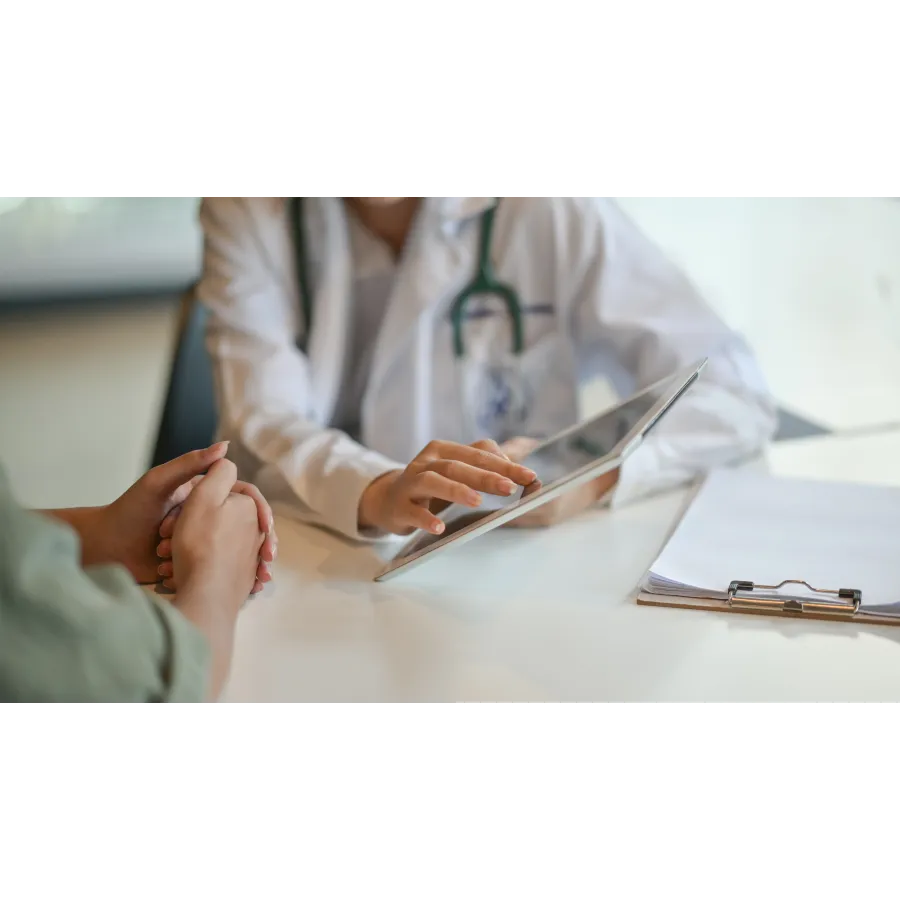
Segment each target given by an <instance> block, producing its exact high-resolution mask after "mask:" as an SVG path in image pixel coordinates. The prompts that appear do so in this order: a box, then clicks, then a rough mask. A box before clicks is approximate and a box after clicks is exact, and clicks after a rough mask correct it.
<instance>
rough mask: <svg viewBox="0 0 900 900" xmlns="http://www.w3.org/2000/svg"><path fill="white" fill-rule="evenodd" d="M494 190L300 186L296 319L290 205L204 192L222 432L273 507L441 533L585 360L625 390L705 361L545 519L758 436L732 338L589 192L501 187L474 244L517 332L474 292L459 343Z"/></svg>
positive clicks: (503, 467) (677, 480)
mask: <svg viewBox="0 0 900 900" xmlns="http://www.w3.org/2000/svg"><path fill="white" fill-rule="evenodd" d="M495 204H497V201H496V200H495V198H489V197H461V198H460V197H453V198H447V197H444V198H424V199H420V198H344V199H341V198H305V199H304V202H303V207H302V209H303V212H302V225H301V228H300V233H302V235H303V241H304V246H305V257H306V259H307V265H306V269H305V271H306V273H307V274H306V282H307V285H308V287H309V291H310V294H311V304H310V305H311V310H312V312H311V319H312V327H311V329H310V328H309V327H308V326H309V323H307V322H306V321H305V320H304V319H305V317H304V314H303V306H302V303H301V300H300V289H299V281H298V266H297V258H298V257H297V246H296V243H297V242H296V241H295V238H294V234H295V230H294V229H292V223H291V215H290V208H291V206H290V203H289V200H288V199H286V198H246V197H244V198H242V197H236V198H217V199H206V200H205V201H204V202H203V204H202V206H201V213H200V217H201V223H202V226H203V231H204V237H205V248H204V271H203V277H202V280H201V282H200V285H199V288H198V295H199V298H200V300H201V302H203V303H204V304H205V305H206V306H207V307H208V309H209V312H210V317H209V331H208V347H209V350H210V353H211V355H212V358H213V361H214V368H215V373H216V383H217V394H218V402H219V419H220V432H221V434H220V436H221V437H222V438H223V439H229V440H230V441H231V451H230V453H229V455H230V457H231V458H232V459H234V460H235V462H237V464H238V467H239V470H240V471H241V475H242V477H244V478H246V479H248V480H253V481H254V482H255V483H256V484H257V485H258V486H259V487H260V488H261V489H262V491H263V492H264V493H265V494H266V496H267V497H268V498H269V500H270V502H271V503H272V505H273V506H277V507H278V508H280V509H281V510H282V511H285V509H287V510H288V511H290V512H291V513H293V514H294V515H296V516H299V517H300V518H302V519H304V520H306V521H310V522H314V523H318V524H321V525H324V526H327V527H329V528H332V529H334V530H336V531H338V532H341V533H343V534H345V535H347V536H350V537H353V538H363V537H369V536H375V535H377V534H378V533H383V532H396V533H408V532H409V531H410V530H412V529H413V528H416V527H422V528H429V529H431V530H434V531H439V530H440V528H441V525H440V523H439V520H437V519H436V518H435V516H434V515H433V513H434V512H436V511H437V510H438V509H439V507H440V505H441V504H443V503H446V502H448V501H454V500H455V501H457V502H463V503H469V504H470V505H474V504H475V503H476V502H477V499H478V496H477V493H473V489H474V490H486V491H489V492H493V493H497V494H503V493H507V492H511V491H512V490H514V484H513V483H519V484H525V483H527V482H528V481H529V480H530V478H531V477H532V473H530V472H528V471H527V470H524V469H522V467H521V466H515V465H513V463H512V462H510V461H508V460H507V457H506V456H504V455H503V454H502V453H500V452H499V450H498V448H497V445H496V444H495V443H493V441H498V442H501V443H502V442H504V441H508V440H509V439H512V438H516V437H519V436H524V437H526V438H540V437H546V436H549V435H552V434H554V433H555V432H557V431H559V430H560V429H562V428H565V427H567V426H569V425H571V424H573V423H574V422H576V421H577V420H578V417H579V389H580V387H581V386H582V385H583V384H585V383H586V382H587V381H589V380H591V379H593V378H594V377H596V376H597V375H602V376H605V377H606V379H607V380H608V382H609V383H611V384H612V385H613V386H614V387H615V389H616V390H617V392H618V393H619V394H620V395H621V396H622V397H625V396H628V395H629V394H630V393H633V392H634V391H636V390H637V389H639V388H641V387H644V386H647V385H650V384H652V383H653V382H655V381H657V380H659V379H661V378H664V377H665V376H667V375H669V374H671V373H672V372H674V371H675V370H677V369H679V368H681V367H684V366H686V365H689V364H691V363H693V362H695V361H697V360H699V359H700V358H702V357H708V358H709V365H708V366H707V368H706V371H705V372H704V374H703V375H702V376H701V379H700V380H699V381H698V382H697V383H696V384H695V385H694V387H693V388H692V389H691V391H690V392H689V393H688V394H687V395H686V396H685V397H684V398H683V399H682V400H681V401H679V403H678V404H677V405H676V406H675V407H674V408H673V409H672V410H671V412H670V413H669V414H668V415H667V417H666V418H665V419H664V420H663V421H662V422H661V424H660V425H659V426H658V428H657V429H656V430H654V431H653V432H651V433H650V435H649V436H648V438H647V440H646V441H645V443H644V444H643V445H642V446H641V447H640V449H639V450H638V451H637V452H636V453H635V454H634V455H633V456H632V457H631V458H629V459H628V460H627V461H626V462H625V463H624V465H623V466H622V468H621V470H620V471H619V472H617V473H615V474H614V475H613V476H611V477H610V476H606V477H605V478H604V479H601V480H599V481H598V482H597V483H595V485H593V486H592V487H591V488H589V489H586V491H583V492H581V494H580V497H578V498H576V499H575V500H574V502H573V501H572V498H569V499H568V500H564V501H560V503H557V504H556V507H555V512H551V513H549V514H548V515H545V518H544V519H543V520H542V521H545V522H546V521H550V520H551V519H553V518H554V517H558V516H559V515H560V514H565V513H566V512H572V511H574V510H577V509H580V508H583V507H584V506H585V505H587V504H588V503H591V502H593V501H594V500H595V499H597V498H598V497H599V496H601V495H603V494H606V496H607V498H608V499H609V500H610V502H611V503H612V504H613V505H614V506H617V505H620V504H624V503H627V502H629V501H631V500H634V499H636V498H639V497H642V496H644V495H647V494H649V493H652V492H656V491H659V490H662V489H666V488H671V487H674V486H676V485H679V484H681V483H683V482H685V481H687V480H689V479H691V478H693V477H695V476H696V475H698V474H699V473H701V472H703V471H704V470H706V469H708V468H710V467H713V466H718V465H722V464H728V463H733V462H736V461H738V460H740V459H742V458H745V457H748V456H751V455H753V454H755V453H756V452H757V451H759V450H760V449H761V448H762V447H763V445H764V443H765V442H766V441H767V440H768V439H769V438H770V437H771V435H772V433H773V431H774V428H775V421H776V420H775V411H774V407H773V404H772V402H771V400H770V397H769V394H768V391H767V388H766V385H765V382H764V379H763V377H762V375H761V373H760V370H759V367H758V365H757V363H756V361H755V359H754V357H753V354H752V352H751V351H750V349H749V347H748V346H747V344H746V343H745V342H744V340H743V339H742V338H741V337H740V336H738V335H737V334H735V333H734V332H733V331H731V330H730V329H729V328H728V327H727V326H726V325H725V323H724V322H723V321H722V320H721V319H720V318H719V317H718V316H717V315H716V314H715V313H714V312H713V311H712V310H711V309H710V307H709V306H708V305H707V304H706V303H705V302H704V300H703V299H702V298H701V297H700V296H699V295H698V293H697V291H696V290H695V289H694V288H693V286H692V285H691V284H690V283H689V282H688V281H687V279H686V278H685V277H684V276H683V275H682V273H681V272H680V271H679V270H678V269H677V268H676V267H674V266H673V265H672V264H671V263H670V262H669V261H668V260H667V259H666V258H665V256H664V255H663V254H662V253H661V252H660V250H659V249H658V248H657V247H656V246H655V245H654V244H653V243H652V242H651V241H649V240H648V239H647V238H646V237H645V236H644V235H643V234H642V233H641V232H640V231H639V230H638V229H637V228H636V227H635V226H634V225H633V224H632V222H631V221H630V220H629V219H628V218H627V217H626V216H625V215H624V214H623V213H622V212H621V210H620V209H619V208H618V207H617V206H616V204H615V203H614V202H612V201H610V200H607V199H597V198H569V197H554V198H543V197H537V198H517V197H507V198H502V199H501V200H500V201H499V204H498V205H497V206H496V210H495V220H494V227H493V233H492V239H491V242H490V258H491V260H492V262H493V267H494V272H495V276H496V278H497V280H499V281H501V282H502V283H504V284H508V285H510V286H512V287H513V288H514V289H515V291H516V292H517V295H518V299H519V303H520V306H521V309H522V313H523V316H522V318H523V328H524V348H523V350H522V352H521V353H519V354H516V353H514V352H513V343H512V329H511V326H510V319H509V316H508V315H507V313H506V307H505V306H504V305H503V304H502V303H499V302H496V300H494V299H492V298H482V297H478V298H473V300H472V301H471V302H470V304H469V306H468V307H467V309H466V316H465V319H464V322H463V328H462V337H463V344H464V353H463V355H462V356H458V355H457V354H456V352H455V344H454V337H455V332H454V328H453V324H452V322H451V317H450V315H449V313H450V309H451V306H452V304H453V302H454V300H455V298H456V297H457V295H458V294H459V293H460V291H461V290H462V289H463V288H464V287H465V286H466V285H468V284H469V283H470V282H471V281H472V278H473V276H474V274H475V270H476V268H477V264H478V259H479V249H478V248H479V236H480V232H481V224H482V220H483V217H484V214H485V211H486V210H488V209H490V208H491V207H492V206H494V205H495ZM498 373H499V378H500V381H501V382H503V381H504V378H506V382H505V384H506V399H507V401H508V402H505V403H501V404H499V405H498V404H497V403H496V402H494V401H495V400H496V397H495V394H496V391H495V390H494V387H495V386H496V379H497V377H498ZM504 373H505V374H504ZM506 376H508V377H506ZM502 386H503V385H502V384H501V387H502ZM513 395H514V396H513ZM511 396H512V400H511V401H510V397H511ZM479 440H482V443H480V444H478V445H477V446H476V447H469V446H463V445H470V444H472V443H473V442H476V441H479ZM436 441H437V443H435V442H436ZM485 441H487V442H485ZM524 446H526V445H525V443H524V442H522V441H519V442H516V443H512V444H508V445H507V447H511V448H513V449H514V450H515V452H516V453H517V454H521V452H522V448H523V447H524ZM423 448H425V449H424V451H423ZM512 455H513V454H512V453H510V456H512ZM411 461H412V462H411ZM548 506H550V505H548ZM551 509H553V507H552V506H551ZM539 521H541V520H539Z"/></svg>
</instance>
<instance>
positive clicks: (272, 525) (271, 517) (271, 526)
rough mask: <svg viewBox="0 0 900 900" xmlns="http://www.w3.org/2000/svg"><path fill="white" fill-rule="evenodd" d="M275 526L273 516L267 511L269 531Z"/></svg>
mask: <svg viewBox="0 0 900 900" xmlns="http://www.w3.org/2000/svg"><path fill="white" fill-rule="evenodd" d="M274 527H275V516H273V515H272V513H269V531H271V530H272V529H273V528H274Z"/></svg>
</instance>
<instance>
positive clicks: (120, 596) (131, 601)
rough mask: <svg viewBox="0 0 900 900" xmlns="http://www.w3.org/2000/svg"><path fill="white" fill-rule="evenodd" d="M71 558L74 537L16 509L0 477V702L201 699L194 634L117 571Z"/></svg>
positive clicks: (205, 658)
mask: <svg viewBox="0 0 900 900" xmlns="http://www.w3.org/2000/svg"><path fill="white" fill-rule="evenodd" d="M79 557H80V549H79V541H78V537H77V535H76V534H75V532H74V531H72V530H71V529H70V528H69V527H68V526H66V525H63V524H61V523H59V522H57V521H55V520H52V519H50V518H47V517H44V516H42V515H38V514H35V513H29V512H25V511H24V510H22V509H20V508H19V507H17V506H16V505H15V503H14V502H13V500H12V497H11V495H10V494H9V491H8V490H7V488H6V485H5V483H4V480H3V477H2V473H0V701H3V702H14V701H21V702H101V701H102V702H107V701H110V702H112V701H115V702H127V701H169V702H176V701H178V702H184V701H200V700H203V699H205V696H206V691H207V685H208V678H209V657H210V652H209V648H208V646H207V643H206V640H205V639H204V637H203V636H202V635H201V634H200V632H199V631H197V630H196V629H195V627H194V626H193V625H192V624H191V623H190V622H188V620H187V619H185V618H184V617H183V616H182V615H181V614H180V613H179V612H178V611H177V610H176V609H175V608H174V607H173V606H171V605H170V604H168V603H165V602H163V601H160V602H157V601H156V600H155V599H154V598H152V597H150V596H149V595H147V594H146V593H145V592H144V591H142V590H141V589H140V588H139V587H138V586H137V585H136V584H135V583H134V581H133V580H132V579H131V577H130V576H129V575H128V573H127V572H126V571H125V569H123V568H121V567H120V566H103V567H96V568H91V569H87V570H84V569H82V568H81V566H80V564H79Z"/></svg>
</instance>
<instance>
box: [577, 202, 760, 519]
mask: <svg viewBox="0 0 900 900" xmlns="http://www.w3.org/2000/svg"><path fill="white" fill-rule="evenodd" d="M575 202H576V203H577V204H580V206H577V207H576V208H577V209H578V210H579V218H580V219H581V221H582V223H583V227H582V228H579V229H575V231H576V232H577V234H578V235H579V238H578V239H579V240H581V241H583V242H584V243H583V245H582V247H581V252H582V256H581V258H582V260H584V269H583V276H582V277H580V279H579V280H580V285H579V287H578V290H577V291H576V297H577V299H576V305H575V309H574V313H575V328H574V329H573V334H574V335H576V337H575V343H576V348H577V354H578V357H579V359H580V361H581V364H582V370H583V371H588V372H589V371H590V368H591V363H592V361H596V360H599V359H601V358H602V357H603V356H609V355H612V356H613V357H615V358H616V361H617V362H618V364H619V365H620V366H621V367H622V368H623V369H624V370H626V371H628V372H630V373H631V374H632V375H633V377H634V378H635V381H636V385H635V390H639V389H640V388H643V387H647V386H649V385H651V384H653V383H654V382H656V381H658V380H660V379H662V378H665V377H666V376H667V375H670V374H672V373H673V372H675V371H677V370H678V369H680V368H683V367H685V366H688V365H690V364H692V363H694V362H697V361H699V360H700V359H702V358H703V357H707V358H708V359H709V363H708V365H707V367H706V369H705V371H704V372H703V373H702V375H701V376H700V378H699V379H698V380H697V382H695V384H694V385H693V387H692V388H691V389H690V391H689V392H688V393H687V394H686V395H685V396H684V397H683V398H682V399H681V400H679V401H678V403H677V404H676V405H675V406H674V407H673V408H672V409H671V410H670V411H669V412H668V413H667V414H666V417H665V418H664V419H663V420H662V421H661V422H660V424H659V425H658V426H657V427H656V428H655V429H654V430H653V431H651V432H650V434H649V435H648V436H647V438H646V439H645V441H644V443H643V444H642V445H641V446H640V447H639V448H638V449H637V451H636V452H635V453H634V454H633V455H632V456H631V457H630V458H629V459H628V460H626V461H625V463H624V464H623V466H622V469H621V471H620V473H619V482H618V485H617V486H616V488H615V491H614V493H613V495H612V497H611V503H612V505H613V506H614V507H615V506H619V505H622V504H625V503H628V502H630V501H632V500H636V499H638V498H640V497H643V496H646V495H648V494H651V493H655V492H657V491H661V490H665V489H668V488H672V487H676V486H678V485H680V484H682V483H684V482H687V481H689V480H692V479H693V478H695V477H697V476H698V475H700V474H702V473H703V472H705V471H707V470H709V469H710V468H712V467H715V466H720V465H727V464H733V463H736V462H739V461H741V460H743V459H746V458H748V457H751V456H753V455H754V454H756V453H758V452H759V451H760V450H761V449H762V448H763V447H764V445H765V444H766V442H767V441H768V440H769V439H770V438H771V437H772V435H773V434H774V431H775V427H776V411H775V406H774V403H773V401H772V398H771V396H770V394H769V391H768V388H767V386H766V383H765V380H764V378H763V375H762V372H761V371H760V368H759V366H758V364H757V362H756V360H755V358H754V356H753V353H752V351H751V350H750V348H749V346H748V345H747V343H746V342H745V341H744V340H743V338H741V337H740V336H739V335H738V334H737V333H735V332H734V331H732V330H731V329H730V328H729V327H728V326H727V325H726V324H725V322H723V321H722V320H721V319H720V318H719V317H718V316H717V315H716V314H715V313H714V312H713V311H712V309H711V308H710V307H709V306H708V305H707V304H706V303H705V301H704V300H703V299H702V297H701V296H700V295H699V294H698V292H697V291H696V290H695V288H694V287H693V285H692V284H691V283H690V282H689V281H688V279H687V278H686V277H685V276H684V275H683V274H682V273H681V272H680V271H679V270H678V268H677V267H676V266H674V265H673V264H672V263H670V262H669V261H668V259H667V258H666V257H665V255H664V254H663V253H662V251H661V250H660V249H659V248H658V247H656V246H655V245H654V244H653V243H652V242H651V241H650V240H649V239H648V238H647V237H645V236H644V235H643V234H642V233H641V232H640V231H639V229H638V228H637V227H636V226H635V225H634V224H633V223H632V222H631V221H630V220H629V219H628V217H627V216H626V215H625V214H624V213H623V212H622V211H621V210H620V209H619V208H618V206H617V205H616V204H615V203H614V202H612V201H609V200H600V199H589V200H580V201H575Z"/></svg>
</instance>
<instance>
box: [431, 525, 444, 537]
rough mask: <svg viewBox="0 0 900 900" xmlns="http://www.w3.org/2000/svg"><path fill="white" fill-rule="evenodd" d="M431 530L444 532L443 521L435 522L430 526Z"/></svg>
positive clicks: (436, 532) (434, 532) (435, 532)
mask: <svg viewBox="0 0 900 900" xmlns="http://www.w3.org/2000/svg"><path fill="white" fill-rule="evenodd" d="M431 531H432V533H433V534H443V533H444V523H443V522H435V523H434V525H432V526H431Z"/></svg>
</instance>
